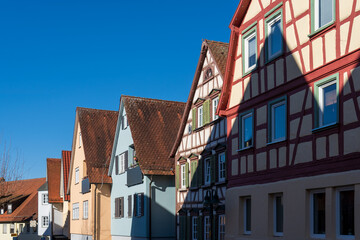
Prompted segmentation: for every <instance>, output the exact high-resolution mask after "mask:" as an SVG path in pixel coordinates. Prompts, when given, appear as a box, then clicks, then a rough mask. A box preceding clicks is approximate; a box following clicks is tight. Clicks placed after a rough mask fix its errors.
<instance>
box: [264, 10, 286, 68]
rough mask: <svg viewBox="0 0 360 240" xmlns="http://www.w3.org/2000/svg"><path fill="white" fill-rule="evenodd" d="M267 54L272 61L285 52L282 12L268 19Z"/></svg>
mask: <svg viewBox="0 0 360 240" xmlns="http://www.w3.org/2000/svg"><path fill="white" fill-rule="evenodd" d="M265 28H266V29H265V31H266V36H267V38H266V48H267V52H266V56H267V61H270V60H272V59H274V58H276V57H277V56H279V55H281V54H282V52H283V36H282V12H281V11H280V12H277V13H275V14H273V15H272V16H271V17H269V18H268V19H267V20H266V26H265Z"/></svg>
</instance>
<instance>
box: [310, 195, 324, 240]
mask: <svg viewBox="0 0 360 240" xmlns="http://www.w3.org/2000/svg"><path fill="white" fill-rule="evenodd" d="M319 193H325V201H326V192H325V189H319V190H314V191H311V192H310V236H311V237H312V238H319V239H320V238H321V239H325V234H315V233H314V195H315V194H319ZM325 205H326V202H325ZM325 214H326V212H325ZM325 218H326V216H325ZM325 231H326V229H325Z"/></svg>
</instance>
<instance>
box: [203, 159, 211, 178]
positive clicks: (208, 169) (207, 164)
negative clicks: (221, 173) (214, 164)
mask: <svg viewBox="0 0 360 240" xmlns="http://www.w3.org/2000/svg"><path fill="white" fill-rule="evenodd" d="M204 171H205V184H210V183H211V158H206V159H205V168H204Z"/></svg>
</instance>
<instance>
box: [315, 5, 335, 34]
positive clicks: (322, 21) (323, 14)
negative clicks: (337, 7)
mask: <svg viewBox="0 0 360 240" xmlns="http://www.w3.org/2000/svg"><path fill="white" fill-rule="evenodd" d="M318 1H319V10H318V11H319V28H320V27H322V26H324V25H326V24H328V23H330V22H331V21H332V20H333V0H318Z"/></svg>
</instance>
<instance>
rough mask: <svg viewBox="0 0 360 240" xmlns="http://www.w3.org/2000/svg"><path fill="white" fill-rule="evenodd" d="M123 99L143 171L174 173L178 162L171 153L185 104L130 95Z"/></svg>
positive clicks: (148, 172) (158, 173) (146, 172)
mask: <svg viewBox="0 0 360 240" xmlns="http://www.w3.org/2000/svg"><path fill="white" fill-rule="evenodd" d="M121 98H122V100H123V102H124V106H125V110H126V115H127V119H128V122H129V125H130V130H131V135H132V138H133V141H134V146H135V149H136V156H137V158H138V161H139V165H140V168H141V170H142V172H143V173H144V174H154V175H173V171H172V170H173V168H174V162H173V161H170V160H169V158H168V156H169V154H170V150H171V147H172V145H173V143H174V141H175V138H176V134H177V131H178V129H179V126H180V121H181V117H182V114H183V112H184V107H185V103H182V102H173V101H165V100H156V99H148V98H139V97H130V96H122V97H121Z"/></svg>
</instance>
